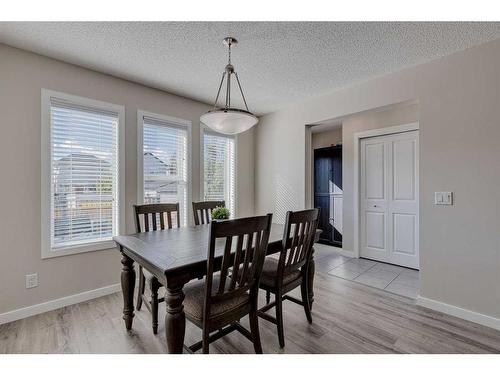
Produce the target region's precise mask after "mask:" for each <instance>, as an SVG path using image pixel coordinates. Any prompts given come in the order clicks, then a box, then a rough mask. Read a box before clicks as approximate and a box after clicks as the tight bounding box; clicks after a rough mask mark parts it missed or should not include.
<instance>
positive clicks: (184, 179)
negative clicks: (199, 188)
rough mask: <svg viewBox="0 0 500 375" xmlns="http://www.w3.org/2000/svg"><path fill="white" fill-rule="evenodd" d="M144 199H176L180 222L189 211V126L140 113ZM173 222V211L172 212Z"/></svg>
mask: <svg viewBox="0 0 500 375" xmlns="http://www.w3.org/2000/svg"><path fill="white" fill-rule="evenodd" d="M143 176H144V191H143V192H144V195H143V196H144V203H177V202H178V203H179V206H180V216H181V225H187V212H188V128H187V127H186V126H183V125H178V124H175V123H173V122H169V121H165V120H161V119H157V118H153V117H149V116H144V117H143ZM173 216H174V217H173V220H174V223H173V225H174V226H175V225H177V223H175V220H176V219H175V215H173Z"/></svg>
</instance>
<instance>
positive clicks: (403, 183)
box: [360, 131, 419, 268]
mask: <svg viewBox="0 0 500 375" xmlns="http://www.w3.org/2000/svg"><path fill="white" fill-rule="evenodd" d="M360 177H361V189H360V215H361V217H360V227H361V231H360V235H361V239H360V240H361V241H360V244H361V250H360V255H361V256H362V257H365V258H370V259H375V260H380V261H383V262H387V263H393V264H398V265H402V266H406V267H412V268H418V267H419V263H418V248H419V245H418V131H412V132H406V133H400V134H394V135H388V136H380V137H373V138H364V139H362V140H361V176H360Z"/></svg>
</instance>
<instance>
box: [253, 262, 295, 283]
mask: <svg viewBox="0 0 500 375" xmlns="http://www.w3.org/2000/svg"><path fill="white" fill-rule="evenodd" d="M278 263H279V260H278V259H276V258H273V257H266V259H265V260H264V266H263V267H262V276H261V278H260V283H261V284H264V285H266V286H275V285H276V277H277V273H278ZM299 278H300V271H298V270H297V271H292V272H288V273H285V274H284V275H283V285H286V284H289V283H291V282H293V281H295V280H297V279H299Z"/></svg>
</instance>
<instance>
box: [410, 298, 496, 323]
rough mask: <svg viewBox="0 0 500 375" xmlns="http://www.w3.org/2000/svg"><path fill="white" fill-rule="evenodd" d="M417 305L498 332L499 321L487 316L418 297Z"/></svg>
mask: <svg viewBox="0 0 500 375" xmlns="http://www.w3.org/2000/svg"><path fill="white" fill-rule="evenodd" d="M417 305H419V306H423V307H427V308H429V309H431V310H436V311H439V312H442V313H445V314H448V315H452V316H455V317H457V318H461V319H464V320H468V321H470V322H474V323H477V324H481V325H483V326H486V327H490V328H493V329H496V330H499V331H500V319H498V318H494V317H492V316H489V315H484V314H481V313H478V312H475V311H471V310H466V309H463V308H461V307H458V306H454V305H448V304H447V303H444V302H439V301H436V300H433V299H430V298H426V297H422V296H418V297H417Z"/></svg>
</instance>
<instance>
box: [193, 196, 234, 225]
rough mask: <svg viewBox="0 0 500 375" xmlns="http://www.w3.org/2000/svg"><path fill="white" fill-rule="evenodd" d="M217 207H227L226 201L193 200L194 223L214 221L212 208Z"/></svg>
mask: <svg viewBox="0 0 500 375" xmlns="http://www.w3.org/2000/svg"><path fill="white" fill-rule="evenodd" d="M215 207H226V202H224V201H204V202H193V215H194V225H200V224H209V223H210V222H211V221H212V210H213V209H214V208H215Z"/></svg>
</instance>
